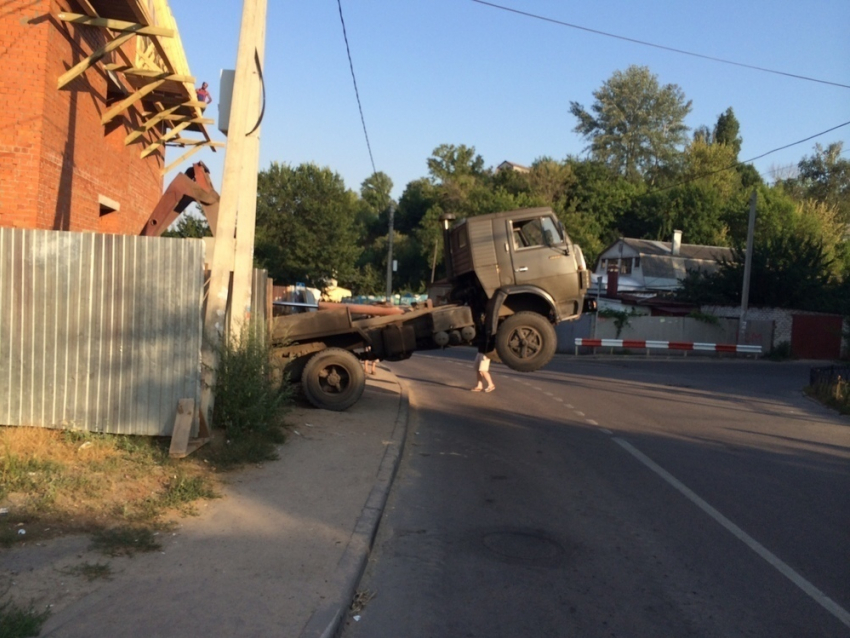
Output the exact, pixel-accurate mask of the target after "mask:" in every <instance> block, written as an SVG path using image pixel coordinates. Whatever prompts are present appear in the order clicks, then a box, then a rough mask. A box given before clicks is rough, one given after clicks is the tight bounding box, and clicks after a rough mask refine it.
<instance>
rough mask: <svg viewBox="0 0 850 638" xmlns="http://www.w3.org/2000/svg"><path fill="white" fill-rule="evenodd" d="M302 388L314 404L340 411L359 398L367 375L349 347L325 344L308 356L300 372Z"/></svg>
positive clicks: (318, 406)
mask: <svg viewBox="0 0 850 638" xmlns="http://www.w3.org/2000/svg"><path fill="white" fill-rule="evenodd" d="M301 388H302V390H303V391H304V396H306V397H307V400H308V401H309V402H310V403H312V404H313V405H315V406H316V407H317V408H322V409H324V410H334V411H336V412H341V411H342V410H346V409H348V408H350V407H351V406H352V405H354V404H355V403H357V401H358V400H359V399H360V397H361V396H362V394H363V390H364V389H365V388H366V375H365V374H364V372H363V367H362V366H361V365H360V361H358V360H357V357H355V356H354V355H353V354H351V353H350V352H349V351H348V350H343V349H342V348H328V349H327V350H322V351H321V352H317V353H316V354H314V355H313V356H312V357H310V360H309V361H308V362H307V365H306V366H304V372H303V373H302V375H301Z"/></svg>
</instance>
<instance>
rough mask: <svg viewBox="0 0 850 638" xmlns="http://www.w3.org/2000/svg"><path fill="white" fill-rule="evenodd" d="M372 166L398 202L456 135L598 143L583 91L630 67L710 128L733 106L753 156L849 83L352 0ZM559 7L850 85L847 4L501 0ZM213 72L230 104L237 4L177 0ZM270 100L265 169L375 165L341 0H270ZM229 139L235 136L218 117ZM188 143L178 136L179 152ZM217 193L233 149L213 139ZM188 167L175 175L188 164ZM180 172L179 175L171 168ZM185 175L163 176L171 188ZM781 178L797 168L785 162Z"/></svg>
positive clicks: (546, 151) (493, 18) (535, 24)
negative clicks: (678, 97) (580, 110)
mask: <svg viewBox="0 0 850 638" xmlns="http://www.w3.org/2000/svg"><path fill="white" fill-rule="evenodd" d="M340 2H341V6H342V15H343V18H344V20H345V29H346V32H347V35H348V43H349V46H350V51H351V60H352V63H353V67H354V74H355V77H356V81H357V88H358V91H359V95H360V103H361V105H362V113H363V120H364V121H365V128H366V133H367V134H368V140H369V146H371V151H372V153H371V158H372V159H374V168H375V169H376V170H378V171H382V172H384V173H386V174H387V175H389V176H390V178H391V179H392V181H393V184H394V186H393V192H392V194H393V197H394V198H395V199H398V198H399V197H400V196H401V193H402V192H403V191H404V188H405V186H406V185H407V184H408V183H409V182H411V181H413V180H416V179H419V178H422V177H427V176H428V168H427V163H426V162H427V159H428V158H429V157H430V156H431V155H432V152H433V151H434V149H435V148H437V147H438V146H439V145H441V144H454V145H456V146H458V145H461V144H464V145H466V146H471V147H474V148H475V150H476V152H477V153H478V154H480V155H481V157H482V158H483V159H484V163H485V166H488V167H495V166H497V165H498V164H500V163H501V162H503V161H505V160H507V161H511V162H515V163H517V164H523V165H530V164H531V163H533V162H534V161H535V160H536V159H539V158H541V157H550V158H553V159H556V160H563V159H564V158H566V157H567V156H569V155H574V156H580V157H581V156H584V153H585V148H586V146H587V142H586V141H585V140H583V139H582V138H581V136H579V135H578V134H577V133H575V132H574V131H573V129H574V128H575V126H576V124H577V121H576V119H575V117H574V116H573V115H572V114H570V112H569V107H570V102H573V101H575V102H579V103H580V104H582V105H584V106H585V107H587V108H589V107H590V106H591V105H592V104H593V101H594V98H593V92H594V91H596V90H598V89H599V88H600V87H601V86H602V84H603V83H604V82H605V81H606V80H608V79H609V78H610V77H611V75H612V74H613V73H614V72H615V71H618V70H619V71H623V70H625V69H626V68H628V67H629V66H630V65H640V66H646V67H648V68H649V69H650V71H651V72H652V73H653V74H655V75H656V76H657V78H658V81H659V83H660V84H662V85H665V84H676V85H678V86H679V87H680V88H681V89H682V91H683V92H684V94H685V97H686V98H687V99H689V100H692V102H693V106H692V111H691V113H690V115H689V116H688V117H687V119H686V124H687V125H688V126H689V127H691V128H692V129H694V128H696V127H699V126H702V125H706V126H709V127H713V126H714V124H715V123H716V121H717V117H718V116H719V115H720V114H721V113H723V112H724V111H725V110H726V109H727V108H729V107H732V108H733V110H734V112H735V116H736V117H737V119H738V121H739V122H740V126H741V130H740V134H741V136H742V138H743V145H742V148H741V153H740V156H739V157H740V159H742V160H747V159H750V158H754V157H756V156H759V155H762V154H763V153H767V152H768V151H771V150H773V149H777V148H779V147H782V146H786V145H789V144H792V143H794V142H798V141H800V140H803V139H805V138H808V137H810V136H813V135H815V134H816V133H820V132H822V131H825V130H827V129H830V128H833V127H836V126H838V125H840V124H843V123H845V122H848V121H850V88H844V87H840V86H833V85H830V84H824V83H820V82H813V81H806V80H801V79H796V78H793V77H787V76H784V75H777V74H773V73H766V72H764V71H758V70H754V69H750V68H744V67H741V66H733V65H729V64H723V63H719V62H715V61H711V60H707V59H702V58H698V57H694V56H689V55H683V54H681V53H675V52H672V51H667V50H662V49H659V48H654V47H648V46H643V45H640V44H636V43H633V42H628V41H624V40H621V39H615V38H612V37H606V36H603V35H599V34H595V33H591V32H588V31H585V30H580V29H576V28H569V27H565V26H562V25H560V24H555V23H553V22H550V21H546V20H541V19H536V18H531V17H527V16H524V15H519V14H517V13H514V12H510V11H506V10H503V9H497V8H494V7H492V6H488V5H485V4H481V3H479V2H475V1H474V0H419V1H417V0H368V1H367V0H340ZM494 4H499V5H501V6H504V7H508V8H510V9H515V10H517V11H523V12H526V13H531V14H535V15H538V16H541V17H545V18H548V19H550V20H554V21H559V22H565V23H570V24H573V25H577V26H580V27H584V28H586V29H592V30H596V31H603V32H606V33H610V34H614V35H617V36H621V37H624V38H631V39H634V40H641V41H645V42H650V43H653V44H656V45H661V46H664V47H670V48H673V49H680V50H684V51H688V52H691V53H696V54H700V55H703V56H709V57H715V58H722V59H725V60H730V61H734V62H737V63H740V64H746V65H752V66H756V67H762V68H766V69H771V70H775V71H780V72H782V73H787V74H793V75H799V76H806V77H810V78H814V79H817V80H823V81H827V82H833V83H838V84H843V85H848V86H850V38H848V36H847V32H848V27H850V2H848V1H847V0H809V1H808V2H799V1H798V0H794V1H792V0H713V1H712V2H702V1H700V2H696V1H694V0H643V1H642V2H633V1H630V0H593V1H589V0H584V1H582V0H577V1H573V2H562V1H559V0H494ZM170 6H171V10H172V13H173V14H174V17H175V19H176V21H177V26H178V30H179V32H180V37H181V39H182V42H183V48H184V50H185V52H186V57H187V59H188V62H189V67H190V69H191V72H192V74H193V75H194V77H195V78H197V82H198V84H200V82H202V81H207V82H209V85H210V89H211V93H212V96H213V99H214V102H213V104H212V105H211V106H210V107H209V108H208V109H207V112H206V114H207V116H208V117H214V118H217V117H218V108H217V98H218V94H219V91H218V87H219V76H220V71H221V69H233V68H235V66H236V52H237V47H238V40H239V27H240V21H241V15H242V2H239V1H238V0H204V1H203V2H201V3H199V2H197V0H170ZM264 76H265V78H266V91H267V93H266V111H265V118H264V120H263V123H262V129H261V137H260V163H259V169H260V170H263V169H266V168H268V167H269V165H270V164H271V163H272V162H280V163H285V164H289V165H290V166H293V167H294V166H297V165H299V164H301V163H305V162H312V163H315V164H317V165H319V166H322V167H328V168H330V169H331V170H333V171H334V172H336V173H338V174H339V175H340V176H341V177H342V179H343V180H344V182H345V186H346V187H347V188H349V189H352V190H355V191H358V192H359V190H360V185H361V183H362V182H363V180H365V179H366V178H367V177H369V176H370V175H371V174H372V172H373V164H372V159H370V153H369V146H367V142H366V134H364V126H363V123H362V122H361V115H360V110H359V109H358V102H357V97H356V94H355V89H354V83H353V81H352V76H351V70H350V67H349V58H348V55H347V53H346V45H345V40H344V38H343V27H342V22H341V20H340V10H339V4H338V3H337V0H309V1H303V0H301V1H293V0H268V16H267V35H266V49H265V60H264ZM208 128H209V130H210V133H211V135H212V137H213V139H215V140H220V141H226V138H225V136H224V135H222V134H221V133H220V132H219V131H218V130H217V128H216V126H214V125H212V126H209V127H208ZM836 141H843V142H844V155H843V156H844V157H848V156H850V125H849V126H844V127H843V128H839V129H837V130H835V131H833V132H831V133H828V134H826V135H823V136H820V137H817V138H815V139H812V140H809V141H807V142H803V143H801V144H797V145H795V146H791V147H790V148H788V149H785V150H781V151H778V152H776V153H773V154H770V155H768V156H766V157H764V158H762V159H759V160H756V161H755V162H753V165H754V166H755V167H756V169H758V171H759V172H760V173H761V174H762V176H763V177H764V178H765V179H766V180H767V181H772V177H773V176H774V175H775V174H776V172H777V169H778V170H779V171H780V172H783V171H787V169H788V168H789V167H794V166H796V164H797V162H799V161H800V159H802V158H803V157H804V156H808V155H811V154H812V153H813V150H814V145H815V143H821V144H822V145H824V146H826V145H827V144H830V143H832V142H836ZM182 152H184V151H181V150H180V149H169V151H168V153H169V155H168V156H167V158H166V160H167V162H171V161H173V160H174V159H176V158H177V157H179V156H180V154H181V153H182ZM197 159H201V160H203V161H204V162H205V163H206V164H207V166H208V167H209V168H210V170H211V173H212V175H213V180H214V182H215V183H216V185H217V186H218V187H219V188H220V185H221V176H222V173H223V168H224V152H222V151H221V150H219V152H218V153H213V152H212V151H211V150H210V149H204V150H202V151H200V152H198V153H196V154H195V155H194V156H192V161H197ZM185 168H186V166H181V167H178V169H176V170H185ZM172 175H173V173H172ZM172 175H169V176H166V184H167V183H169V182H170V179H171V177H172ZM780 176H787V173H784V172H783V173H782V174H781V175H780Z"/></svg>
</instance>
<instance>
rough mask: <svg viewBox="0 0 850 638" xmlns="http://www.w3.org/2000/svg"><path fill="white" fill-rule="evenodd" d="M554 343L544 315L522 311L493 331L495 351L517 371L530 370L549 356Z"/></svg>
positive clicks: (555, 337)
mask: <svg viewBox="0 0 850 638" xmlns="http://www.w3.org/2000/svg"><path fill="white" fill-rule="evenodd" d="M557 344H558V337H557V335H556V334H555V328H554V327H553V326H552V324H551V323H549V320H548V319H546V317H544V316H542V315H539V314H537V313H536V312H530V311H523V312H518V313H516V314H514V315H511V316H510V317H508V318H507V319H505V320H504V321H503V322H502V323H501V325H500V326H499V330H498V331H497V332H496V352H497V353H498V354H499V358H501V360H502V362H503V363H504V364H505V365H507V366H508V367H509V368H511V369H512V370H516V371H517V372H534V371H535V370H539V369H540V368H542V367H543V366H545V365H546V364H547V363H549V362H550V361H551V360H552V357H553V356H554V355H555V349H556V347H557Z"/></svg>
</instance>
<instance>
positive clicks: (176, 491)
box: [156, 467, 218, 511]
mask: <svg viewBox="0 0 850 638" xmlns="http://www.w3.org/2000/svg"><path fill="white" fill-rule="evenodd" d="M217 497H218V494H216V492H215V490H214V489H213V488H212V487H211V486H210V481H209V479H208V478H207V477H205V476H201V475H199V474H196V475H189V474H187V473H186V472H185V471H184V470H183V469H182V468H180V467H178V468H177V469H176V471H175V473H174V474H173V475H172V476H171V477H170V478H169V480H168V483H167V485H166V486H165V491H164V492H163V493H162V494H160V495H159V497H158V498H157V503H156V504H157V506H159V507H164V508H173V509H179V510H181V511H188V510H187V509H186V508H187V506H190V505H191V504H192V503H193V502H195V501H197V500H199V499H202V498H217ZM192 511H194V510H192Z"/></svg>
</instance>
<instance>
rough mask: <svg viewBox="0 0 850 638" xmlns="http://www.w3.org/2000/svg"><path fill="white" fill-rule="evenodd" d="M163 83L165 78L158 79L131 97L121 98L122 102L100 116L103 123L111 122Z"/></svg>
mask: <svg viewBox="0 0 850 638" xmlns="http://www.w3.org/2000/svg"><path fill="white" fill-rule="evenodd" d="M163 83H164V82H163V80H158V81H156V82H151V83H150V84H146V85H145V86H143V87H142V88H140V89H139V90H137V91H136V92H135V93H133V94H132V95H131V96H130V97H128V98H125V99H123V100H121V101H120V102H118V104H116V105H115V106H113V107H112V108H111V109H109V110H108V111H106V113H104V114H103V116H102V117H101V118H100V122H101V124H107V123H108V122H111V121H112V120H113V119H114V118H115V116H116V115H118V114H119V113H123V112H124V111H125V110H127V109H128V108H130V107H131V106H133V104H135V103H136V102H138V101H139V100H141V99H142V98H143V97H145V96H146V95H147V94H148V93H153V92H154V91H155V90H156V89H158V88H159V87H160V86H162V84H163Z"/></svg>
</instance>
